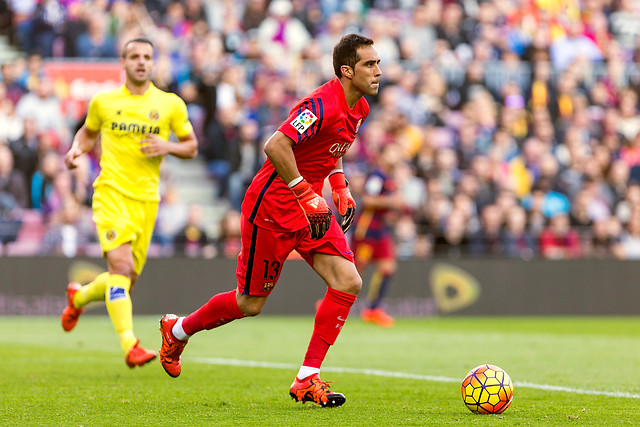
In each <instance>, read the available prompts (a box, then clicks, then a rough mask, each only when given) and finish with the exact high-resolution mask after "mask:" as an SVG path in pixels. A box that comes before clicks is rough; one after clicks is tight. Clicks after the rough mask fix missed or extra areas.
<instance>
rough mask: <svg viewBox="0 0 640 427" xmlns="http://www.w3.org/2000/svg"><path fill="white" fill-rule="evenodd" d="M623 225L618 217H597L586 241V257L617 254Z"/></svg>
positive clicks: (584, 246) (608, 256) (584, 245)
mask: <svg viewBox="0 0 640 427" xmlns="http://www.w3.org/2000/svg"><path fill="white" fill-rule="evenodd" d="M621 233H622V226H621V224H620V221H618V219H617V218H616V217H613V216H611V217H607V218H601V219H597V220H595V221H594V222H593V225H592V227H591V233H589V236H588V237H589V238H588V239H587V240H586V241H585V242H584V244H583V248H584V253H583V255H584V256H585V257H591V258H610V257H613V256H614V255H615V251H616V247H617V245H618V243H619V241H620V234H621Z"/></svg>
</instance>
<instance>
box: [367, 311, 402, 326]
mask: <svg viewBox="0 0 640 427" xmlns="http://www.w3.org/2000/svg"><path fill="white" fill-rule="evenodd" d="M362 320H364V321H365V322H367V323H375V324H376V325H378V326H382V327H383V328H390V327H392V326H393V324H394V323H395V321H394V320H393V317H391V316H389V315H388V314H387V313H386V312H385V311H384V310H383V309H382V308H368V309H366V310H364V311H363V312H362Z"/></svg>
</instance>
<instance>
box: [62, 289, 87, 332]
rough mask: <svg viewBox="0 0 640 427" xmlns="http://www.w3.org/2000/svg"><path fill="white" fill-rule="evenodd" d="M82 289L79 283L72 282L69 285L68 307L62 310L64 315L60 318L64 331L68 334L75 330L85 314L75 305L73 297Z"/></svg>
mask: <svg viewBox="0 0 640 427" xmlns="http://www.w3.org/2000/svg"><path fill="white" fill-rule="evenodd" d="M80 288H82V285H81V284H80V283H77V282H71V283H69V284H68V285H67V306H66V307H65V308H64V310H62V315H61V316H60V320H61V321H62V329H64V330H65V331H67V332H69V331H71V330H72V329H73V328H75V326H76V323H78V318H79V317H80V315H81V314H82V313H84V310H83V309H81V308H76V306H75V305H73V296H74V295H75V294H76V292H78V291H79V290H80Z"/></svg>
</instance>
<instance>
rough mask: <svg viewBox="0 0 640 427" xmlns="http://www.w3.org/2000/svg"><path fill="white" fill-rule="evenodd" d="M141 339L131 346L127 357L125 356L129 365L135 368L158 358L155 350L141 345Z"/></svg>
mask: <svg viewBox="0 0 640 427" xmlns="http://www.w3.org/2000/svg"><path fill="white" fill-rule="evenodd" d="M138 344H140V340H138V341H136V344H135V345H134V346H133V347H131V350H129V353H128V354H127V357H126V358H125V362H127V366H129V367H130V368H132V369H133V368H135V367H136V366H142V365H146V364H147V363H149V362H151V361H152V360H153V359H155V358H156V353H155V351H151V350H147V349H145V348H142V347H140V346H139V345H138Z"/></svg>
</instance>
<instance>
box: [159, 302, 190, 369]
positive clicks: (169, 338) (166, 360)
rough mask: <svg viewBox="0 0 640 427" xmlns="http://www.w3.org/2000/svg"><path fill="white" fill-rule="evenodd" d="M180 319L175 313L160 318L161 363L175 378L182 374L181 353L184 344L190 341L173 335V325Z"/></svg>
mask: <svg viewBox="0 0 640 427" xmlns="http://www.w3.org/2000/svg"><path fill="white" fill-rule="evenodd" d="M177 321H178V316H176V315H175V314H165V315H164V317H162V319H160V333H161V334H162V347H160V364H162V367H163V368H164V370H165V371H166V373H167V374H169V376H171V377H173V378H175V377H177V376H178V375H180V371H181V369H182V368H181V367H180V355H181V354H182V350H184V346H185V345H187V343H188V342H189V341H186V340H185V341H182V340H179V339H178V338H176V337H175V336H173V332H171V329H173V325H175V324H176V322H177Z"/></svg>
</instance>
